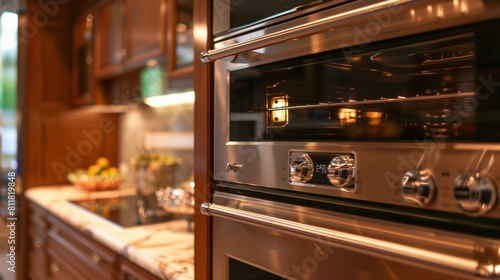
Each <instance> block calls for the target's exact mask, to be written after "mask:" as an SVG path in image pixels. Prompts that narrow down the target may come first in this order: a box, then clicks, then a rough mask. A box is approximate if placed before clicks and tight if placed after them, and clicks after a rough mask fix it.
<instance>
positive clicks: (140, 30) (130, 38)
mask: <svg viewBox="0 0 500 280" xmlns="http://www.w3.org/2000/svg"><path fill="white" fill-rule="evenodd" d="M166 1H167V0H147V1H141V0H107V1H105V2H103V3H101V4H100V5H99V7H98V8H97V11H96V28H95V30H96V32H95V35H96V38H95V60H96V75H97V78H98V79H100V80H102V79H108V78H112V77H114V76H117V75H120V74H123V73H126V72H130V71H133V70H137V69H139V68H141V67H144V66H145V65H146V64H147V63H148V61H149V60H150V59H159V60H161V59H163V60H164V57H165V45H166V33H167V32H166V25H167V23H166Z"/></svg>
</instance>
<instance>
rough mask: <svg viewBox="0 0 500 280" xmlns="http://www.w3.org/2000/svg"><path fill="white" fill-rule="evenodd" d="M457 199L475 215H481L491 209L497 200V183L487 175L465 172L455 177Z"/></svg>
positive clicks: (469, 212) (459, 204)
mask: <svg viewBox="0 0 500 280" xmlns="http://www.w3.org/2000/svg"><path fill="white" fill-rule="evenodd" d="M453 190H454V195H455V200H456V201H457V203H458V206H459V207H460V208H461V209H462V210H464V211H465V212H467V213H468V214H470V215H473V216H480V215H483V214H485V213H487V212H488V211H490V210H491V209H492V208H493V206H495V203H496V201H497V189H496V186H495V184H494V183H493V182H492V181H491V180H490V179H488V178H487V177H481V176H479V175H478V174H472V173H465V174H462V175H459V176H458V177H457V178H455V182H454V186H453Z"/></svg>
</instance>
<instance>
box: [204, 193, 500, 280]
mask: <svg viewBox="0 0 500 280" xmlns="http://www.w3.org/2000/svg"><path fill="white" fill-rule="evenodd" d="M200 210H201V213H202V214H203V215H207V216H215V217H220V218H225V219H231V220H235V221H238V222H243V223H247V224H251V225H258V226H261V227H266V228H271V229H273V230H282V231H286V232H288V233H293V234H295V235H300V236H303V237H306V238H308V239H311V240H314V241H316V242H326V243H330V244H334V245H335V246H337V247H345V248H346V249H348V250H355V251H360V252H362V253H365V254H367V255H372V256H376V257H382V258H387V259H391V260H395V261H400V262H402V261H404V262H408V261H410V262H414V263H416V264H418V265H419V266H422V265H426V267H429V268H435V269H438V270H445V271H453V272H454V273H457V272H461V273H465V274H468V275H479V276H482V277H491V276H497V277H498V276H500V274H499V273H500V272H499V271H498V268H495V265H494V264H493V265H492V264H481V263H479V262H478V261H477V260H473V259H466V258H460V257H456V256H452V255H447V254H442V253H438V252H432V251H428V250H423V249H419V248H416V247H411V246H406V245H402V244H398V243H393V242H388V241H384V240H379V239H375V238H370V237H365V236H360V235H356V234H351V233H346V232H341V231H336V230H332V229H327V228H322V227H317V226H313V225H308V224H303V223H299V222H294V221H290V220H285V219H280V218H276V217H272V216H267V215H262V214H258V213H253V212H249V211H245V210H239V209H235V208H231V207H227V206H222V205H217V204H211V203H208V202H205V203H203V204H202V205H201V207H200Z"/></svg>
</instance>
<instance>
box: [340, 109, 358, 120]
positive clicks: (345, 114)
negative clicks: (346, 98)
mask: <svg viewBox="0 0 500 280" xmlns="http://www.w3.org/2000/svg"><path fill="white" fill-rule="evenodd" d="M357 113H358V112H357V110H355V109H349V108H340V109H339V114H338V116H339V119H340V123H341V124H353V123H355V122H356V118H357Z"/></svg>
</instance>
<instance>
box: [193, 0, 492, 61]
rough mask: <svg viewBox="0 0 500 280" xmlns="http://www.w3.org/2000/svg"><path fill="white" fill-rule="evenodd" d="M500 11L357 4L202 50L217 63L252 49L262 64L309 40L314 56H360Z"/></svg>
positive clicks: (477, 6) (463, 0)
mask: <svg viewBox="0 0 500 280" xmlns="http://www.w3.org/2000/svg"><path fill="white" fill-rule="evenodd" d="M499 7H500V3H495V1H488V0H486V1H473V0H441V1H435V0H426V1H412V0H385V1H374V0H364V1H355V2H353V3H348V4H345V5H341V6H339V7H335V8H332V9H329V10H326V11H322V12H319V13H316V14H313V15H309V16H305V17H302V18H299V19H296V20H290V21H288V22H286V23H283V24H280V25H277V26H274V27H270V28H266V29H260V30H257V31H255V32H253V33H249V34H244V35H241V36H239V37H236V38H233V39H230V40H227V41H223V42H220V43H218V44H216V46H215V47H216V48H215V49H213V50H207V51H204V52H202V54H201V60H202V61H203V62H212V61H215V60H217V59H221V58H225V57H231V56H235V55H239V54H243V53H245V52H250V51H256V53H254V54H255V55H257V57H255V56H252V55H250V57H252V59H254V60H255V59H258V60H262V59H263V58H265V57H266V56H265V55H262V53H268V49H269V48H268V47H269V46H272V47H270V49H273V48H276V47H278V48H279V49H280V50H283V48H285V47H287V48H290V47H289V46H287V44H291V45H293V46H295V47H296V46H298V44H297V42H295V41H297V40H298V41H299V42H301V43H304V42H307V43H308V44H307V45H308V46H309V47H310V52H311V53H316V52H319V51H324V50H326V49H332V48H333V49H335V48H339V47H340V48H343V49H345V51H346V52H353V51H354V52H355V51H356V50H357V49H359V48H362V47H363V46H365V45H367V44H369V43H371V42H375V41H378V40H382V39H389V38H395V37H398V36H406V35H411V34H415V33H419V32H426V31H431V30H436V29H439V28H446V27H451V26H457V25H461V24H467V23H471V22H478V21H481V20H487V19H492V18H495V17H498V16H499V15H500V9H499ZM328 38H329V39H328ZM290 41H291V42H290ZM330 42H334V43H335V44H330ZM352 46H354V48H350V47H352ZM293 51H294V53H296V52H297V50H295V49H294V50H293ZM249 54H251V53H248V54H247V55H249ZM275 54H276V55H278V56H279V57H282V55H283V54H282V53H279V52H278V53H275ZM285 54H286V53H285ZM243 56H245V55H243ZM269 57H272V56H269Z"/></svg>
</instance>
